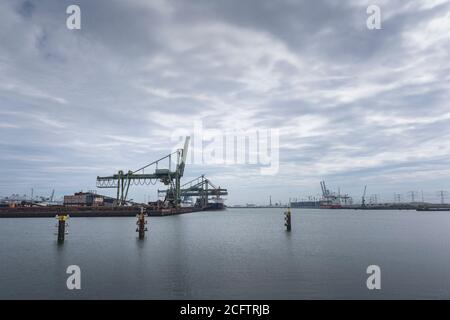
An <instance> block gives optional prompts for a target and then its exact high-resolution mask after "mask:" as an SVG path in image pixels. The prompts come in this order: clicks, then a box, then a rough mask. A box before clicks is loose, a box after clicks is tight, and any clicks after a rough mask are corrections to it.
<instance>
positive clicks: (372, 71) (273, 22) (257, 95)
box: [0, 0, 450, 204]
mask: <svg viewBox="0 0 450 320" xmlns="http://www.w3.org/2000/svg"><path fill="white" fill-rule="evenodd" d="M71 4H77V5H79V6H80V8H81V30H69V29H68V28H67V27H66V19H67V17H68V15H67V14H66V8H67V6H69V5H71ZM370 4H377V5H378V6H379V7H380V8H381V13H382V29H381V30H369V29H368V28H367V26H366V19H367V17H368V15H367V13H366V9H367V7H368V6H369V5H370ZM449 61H450V3H449V1H445V0H435V1H432V0H422V1H401V0H397V1H395V0H394V1H393V0H389V1H361V0H358V1H356V0H353V1H331V0H329V1H295V0H285V1H274V0H267V1H266V0H254V1H250V0H245V1H243V0H226V1H225V0H223V1H212V0H204V1H199V0H197V1H193V0H192V1H189V0H179V1H162V0H148V1H144V0H132V1H93V0H89V1H75V0H73V1H57V0H54V1H45V0H41V1H12V0H4V1H1V2H0V164H1V167H0V176H1V179H0V195H9V194H11V193H28V194H29V193H30V190H31V188H34V189H35V194H36V193H37V194H43V195H44V194H49V193H51V190H52V189H56V193H57V194H58V195H63V194H68V193H72V192H74V191H79V190H88V189H95V178H96V176H97V175H108V174H112V173H114V172H116V171H117V170H119V169H123V170H129V169H136V168H139V167H140V166H142V165H145V164H146V163H148V162H150V161H152V160H155V159H157V158H158V157H160V156H163V155H165V154H167V153H169V152H170V151H172V149H173V148H174V145H175V142H174V141H173V139H171V137H172V136H173V133H174V131H175V130H176V129H186V130H188V131H189V130H192V128H193V125H194V122H195V121H202V123H203V126H204V127H205V128H206V129H208V128H209V129H219V130H226V129H230V128H232V127H233V126H237V127H240V128H243V129H254V128H259V129H271V130H275V129H278V130H279V132H280V137H279V141H280V149H279V157H280V165H279V171H278V173H277V174H276V175H272V176H264V175H261V174H260V167H259V166H254V165H227V166H214V165H204V164H195V163H194V164H190V165H188V166H187V168H186V176H187V177H186V179H187V178H189V177H195V176H197V175H199V174H201V173H206V174H207V175H208V176H210V178H211V179H212V181H213V182H214V183H215V184H217V185H221V186H223V187H227V188H228V189H229V192H230V195H229V196H228V203H229V204H234V203H264V202H268V197H269V195H272V196H273V199H274V201H278V200H282V201H287V200H288V199H289V197H292V198H295V197H299V198H300V197H306V196H307V195H317V194H318V193H319V191H320V186H319V181H320V180H321V179H325V180H326V181H327V183H328V185H329V186H330V187H331V188H333V189H336V190H337V188H338V187H340V188H341V191H342V192H348V193H350V194H352V195H354V196H355V197H356V198H357V200H359V199H360V197H361V194H362V191H363V188H364V185H366V184H367V185H368V194H379V195H380V196H382V197H383V198H384V199H385V200H386V201H392V199H393V197H394V196H393V193H394V192H399V193H406V192H407V191H411V190H414V191H418V192H420V190H424V191H425V195H426V196H427V197H428V198H430V200H431V198H436V191H437V190H441V189H444V190H447V189H448V190H450V126H449V124H450V106H449V103H450V91H449V84H450V62H449ZM159 187H161V186H159ZM101 192H103V191H101ZM147 195H150V196H151V198H152V199H155V197H156V192H155V190H154V189H144V188H135V189H133V190H132V191H131V196H132V198H134V199H136V200H138V201H143V200H144V199H145V198H146V196H147Z"/></svg>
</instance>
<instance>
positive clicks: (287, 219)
mask: <svg viewBox="0 0 450 320" xmlns="http://www.w3.org/2000/svg"><path fill="white" fill-rule="evenodd" d="M284 225H285V227H286V231H291V207H288V209H287V211H285V212H284Z"/></svg>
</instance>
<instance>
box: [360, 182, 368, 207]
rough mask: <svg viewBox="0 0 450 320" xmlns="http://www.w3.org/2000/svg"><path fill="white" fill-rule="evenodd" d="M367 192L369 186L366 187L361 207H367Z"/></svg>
mask: <svg viewBox="0 0 450 320" xmlns="http://www.w3.org/2000/svg"><path fill="white" fill-rule="evenodd" d="M366 191H367V186H364V192H363V196H362V199H361V207H363V208H364V207H365V206H366Z"/></svg>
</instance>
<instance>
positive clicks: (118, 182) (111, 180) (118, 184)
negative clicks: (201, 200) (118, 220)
mask: <svg viewBox="0 0 450 320" xmlns="http://www.w3.org/2000/svg"><path fill="white" fill-rule="evenodd" d="M189 141H190V137H186V140H185V142H184V148H183V149H178V150H177V151H175V152H173V153H171V154H169V155H167V156H165V157H162V158H161V159H158V160H156V161H153V162H152V163H149V164H147V165H146V166H143V167H142V168H140V169H138V170H135V171H131V170H130V171H128V172H127V173H125V172H124V171H122V170H120V171H119V172H118V173H117V174H114V175H112V176H106V177H97V188H116V189H117V199H116V203H117V205H119V206H123V205H125V204H126V203H127V197H128V191H129V189H130V185H150V184H152V185H154V184H156V182H157V181H158V180H159V181H160V182H162V183H163V184H164V185H167V186H169V189H168V190H167V197H166V200H167V201H168V202H170V203H171V204H172V205H173V206H174V207H178V206H180V203H181V191H180V190H181V177H182V176H183V174H184V168H185V166H186V157H187V153H188V148H189ZM173 157H176V159H177V164H176V167H175V170H172V159H173ZM166 160H168V161H169V164H168V168H160V167H159V166H160V164H161V163H162V162H164V161H166ZM148 168H151V169H152V171H153V172H152V173H145V170H146V169H148Z"/></svg>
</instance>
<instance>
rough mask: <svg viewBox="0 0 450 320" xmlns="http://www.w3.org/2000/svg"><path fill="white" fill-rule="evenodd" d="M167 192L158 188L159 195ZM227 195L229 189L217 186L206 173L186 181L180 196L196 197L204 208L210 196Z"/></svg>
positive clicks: (215, 197)
mask: <svg viewBox="0 0 450 320" xmlns="http://www.w3.org/2000/svg"><path fill="white" fill-rule="evenodd" d="M167 192H168V190H158V197H163V196H167ZM226 195H228V191H227V189H223V188H221V187H220V186H219V187H216V186H215V185H214V184H213V183H212V182H211V180H209V179H207V178H206V177H205V175H201V176H199V177H197V178H195V179H192V180H191V181H189V182H186V183H185V184H183V185H182V186H181V188H180V197H182V198H184V199H189V198H191V197H196V198H197V203H196V205H197V206H199V207H202V208H205V207H207V206H208V203H209V199H210V198H213V199H221V198H220V197H221V196H226Z"/></svg>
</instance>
